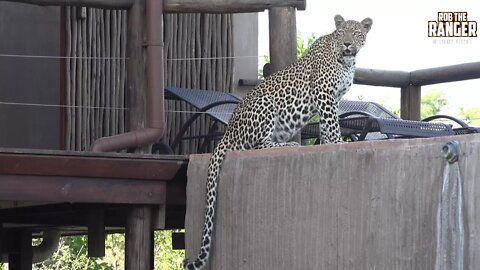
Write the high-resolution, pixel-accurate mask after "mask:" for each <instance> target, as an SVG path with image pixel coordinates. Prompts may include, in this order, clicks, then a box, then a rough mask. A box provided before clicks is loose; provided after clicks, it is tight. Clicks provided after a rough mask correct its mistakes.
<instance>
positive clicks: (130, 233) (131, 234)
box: [125, 206, 153, 270]
mask: <svg viewBox="0 0 480 270" xmlns="http://www.w3.org/2000/svg"><path fill="white" fill-rule="evenodd" d="M152 238H153V232H152V219H151V209H150V207H149V206H134V207H132V208H131V209H130V210H129V212H128V215H127V226H126V228H125V270H150V269H153V264H152V258H151V257H152V256H153V253H152V251H153V249H152V247H151V245H152Z"/></svg>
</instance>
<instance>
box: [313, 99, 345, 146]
mask: <svg viewBox="0 0 480 270" xmlns="http://www.w3.org/2000/svg"><path fill="white" fill-rule="evenodd" d="M337 107H338V103H337V102H336V101H335V97H334V96H333V95H325V98H324V99H322V100H319V101H318V113H319V115H320V142H321V143H322V144H326V143H342V142H343V141H342V135H341V132H340V123H339V121H338V108H337Z"/></svg>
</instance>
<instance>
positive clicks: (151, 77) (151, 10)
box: [90, 0, 165, 152]
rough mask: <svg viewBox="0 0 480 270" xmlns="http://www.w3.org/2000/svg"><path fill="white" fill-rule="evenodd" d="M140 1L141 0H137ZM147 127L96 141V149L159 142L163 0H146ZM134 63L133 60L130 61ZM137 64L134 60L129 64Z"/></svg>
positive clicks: (162, 125)
mask: <svg viewBox="0 0 480 270" xmlns="http://www.w3.org/2000/svg"><path fill="white" fill-rule="evenodd" d="M138 1H141V0H137V2H138ZM146 28H147V42H146V44H145V46H146V69H147V70H146V73H147V87H146V118H147V121H146V127H145V128H142V129H139V130H135V131H131V132H127V133H123V134H119V135H115V136H110V137H103V138H100V139H98V140H96V141H95V142H94V143H93V144H92V145H91V147H90V149H91V151H93V152H107V151H117V150H121V149H126V148H132V147H140V146H145V145H149V144H152V143H155V142H157V141H158V140H160V139H161V138H162V136H163V132H164V130H165V111H164V95H163V91H164V80H163V72H164V71H163V68H164V65H163V64H164V63H163V62H164V61H163V1H162V0H146ZM131 62H134V61H131ZM130 64H132V65H135V63H130Z"/></svg>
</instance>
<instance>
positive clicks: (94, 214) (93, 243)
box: [87, 209, 106, 257]
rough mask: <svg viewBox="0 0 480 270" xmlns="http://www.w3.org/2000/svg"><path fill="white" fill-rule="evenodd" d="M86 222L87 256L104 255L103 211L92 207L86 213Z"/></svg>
mask: <svg viewBox="0 0 480 270" xmlns="http://www.w3.org/2000/svg"><path fill="white" fill-rule="evenodd" d="M87 223H88V257H104V256H105V236H106V234H105V212H104V210H103V209H92V210H90V211H89V213H88V214H87Z"/></svg>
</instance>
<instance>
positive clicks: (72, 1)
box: [0, 0, 136, 9]
mask: <svg viewBox="0 0 480 270" xmlns="http://www.w3.org/2000/svg"><path fill="white" fill-rule="evenodd" d="M135 1H136V0H0V2H17V3H26V4H32V5H38V6H83V7H96V8H106V9H128V8H130V7H131V6H132V4H133V3H134V2H135Z"/></svg>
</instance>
